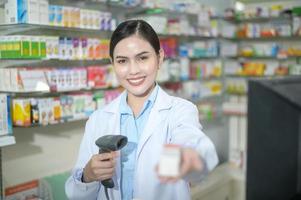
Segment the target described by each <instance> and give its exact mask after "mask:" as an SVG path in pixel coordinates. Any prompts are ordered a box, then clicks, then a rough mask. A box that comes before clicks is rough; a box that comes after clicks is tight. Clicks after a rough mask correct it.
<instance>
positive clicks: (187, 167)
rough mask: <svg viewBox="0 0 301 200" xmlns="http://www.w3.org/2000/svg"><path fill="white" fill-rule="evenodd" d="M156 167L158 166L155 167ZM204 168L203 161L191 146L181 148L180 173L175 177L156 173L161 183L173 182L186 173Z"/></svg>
mask: <svg viewBox="0 0 301 200" xmlns="http://www.w3.org/2000/svg"><path fill="white" fill-rule="evenodd" d="M156 168H158V167H156ZM203 169H204V163H203V161H202V160H201V158H200V155H199V154H198V152H196V151H195V150H194V149H192V148H182V149H181V166H180V173H179V176H177V177H166V176H160V175H159V174H158V170H156V171H157V174H158V177H159V179H160V181H161V183H174V182H176V181H178V180H179V179H181V178H183V177H184V176H186V175H187V174H188V173H190V172H193V171H199V172H201V171H202V170H203Z"/></svg>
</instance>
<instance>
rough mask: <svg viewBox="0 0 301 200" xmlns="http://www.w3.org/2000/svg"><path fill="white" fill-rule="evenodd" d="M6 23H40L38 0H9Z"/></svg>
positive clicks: (6, 6) (6, 8)
mask: <svg viewBox="0 0 301 200" xmlns="http://www.w3.org/2000/svg"><path fill="white" fill-rule="evenodd" d="M4 7H5V23H7V24H15V23H38V22H39V14H38V13H39V6H38V0H21V1H20V0H9V1H7V3H6V4H5V6H4Z"/></svg>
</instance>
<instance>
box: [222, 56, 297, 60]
mask: <svg viewBox="0 0 301 200" xmlns="http://www.w3.org/2000/svg"><path fill="white" fill-rule="evenodd" d="M223 58H225V59H245V60H289V59H300V58H301V56H288V57H283V58H281V57H274V56H232V57H223Z"/></svg>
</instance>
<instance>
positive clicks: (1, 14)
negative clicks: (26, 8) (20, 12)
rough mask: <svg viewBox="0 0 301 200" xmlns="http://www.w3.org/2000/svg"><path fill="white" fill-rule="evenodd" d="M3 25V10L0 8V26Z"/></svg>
mask: <svg viewBox="0 0 301 200" xmlns="http://www.w3.org/2000/svg"><path fill="white" fill-rule="evenodd" d="M4 23H5V9H4V8H0V24H4ZM0 58H1V57H0Z"/></svg>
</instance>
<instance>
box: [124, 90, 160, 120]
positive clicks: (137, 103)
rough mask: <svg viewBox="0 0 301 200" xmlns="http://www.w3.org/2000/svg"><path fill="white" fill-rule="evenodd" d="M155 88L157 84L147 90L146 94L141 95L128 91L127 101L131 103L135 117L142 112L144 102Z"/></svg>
mask: <svg viewBox="0 0 301 200" xmlns="http://www.w3.org/2000/svg"><path fill="white" fill-rule="evenodd" d="M154 88H155V84H154V85H153V86H152V87H150V88H149V89H148V90H147V91H146V92H145V95H141V96H135V95H132V94H130V93H128V98H127V102H128V104H129V106H130V107H131V109H132V111H133V113H134V115H135V117H136V116H137V115H138V114H139V113H140V111H141V109H142V107H143V104H144V102H145V101H146V100H147V98H148V97H149V95H150V94H151V93H152V91H153V90H154Z"/></svg>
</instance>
